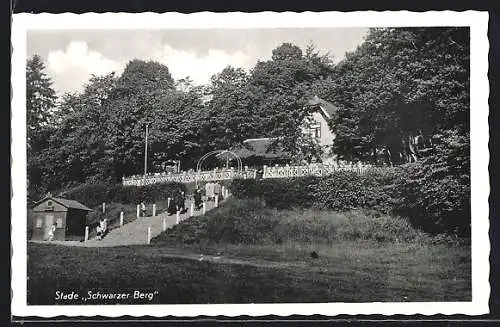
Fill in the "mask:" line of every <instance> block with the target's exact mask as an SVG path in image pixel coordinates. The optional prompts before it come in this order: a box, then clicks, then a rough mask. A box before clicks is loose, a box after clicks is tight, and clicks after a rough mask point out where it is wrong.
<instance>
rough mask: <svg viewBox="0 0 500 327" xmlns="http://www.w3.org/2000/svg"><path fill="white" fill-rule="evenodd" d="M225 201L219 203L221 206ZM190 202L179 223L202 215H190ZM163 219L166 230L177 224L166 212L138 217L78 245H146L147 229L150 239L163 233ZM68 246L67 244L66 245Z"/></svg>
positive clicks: (209, 204) (210, 204)
mask: <svg viewBox="0 0 500 327" xmlns="http://www.w3.org/2000/svg"><path fill="white" fill-rule="evenodd" d="M224 201H225V200H222V201H219V204H222V203H223V202H224ZM191 203H192V200H187V201H186V208H187V209H188V210H187V212H185V213H183V214H180V215H179V222H181V221H183V220H185V219H196V217H197V216H201V215H203V211H202V210H203V209H202V208H200V210H194V215H193V216H191V215H190V211H191V209H190V208H191ZM205 203H206V211H207V212H208V211H210V210H212V209H214V207H215V202H214V201H206V202H205ZM164 219H165V224H166V228H167V229H169V228H172V227H173V226H175V225H176V224H177V217H176V214H173V215H171V216H169V215H168V214H167V213H166V212H164V213H161V214H159V215H157V216H155V217H140V218H137V219H135V220H133V221H131V222H129V223H128V224H125V225H123V226H121V227H117V228H114V229H112V230H110V231H109V233H108V234H107V235H106V236H105V237H104V238H103V239H102V240H97V239H90V240H88V241H87V242H85V243H84V242H79V243H80V244H79V245H82V246H87V247H110V246H124V245H137V244H148V228H149V227H151V230H150V232H151V234H150V237H151V238H153V237H155V236H158V235H159V234H160V233H161V232H162V231H163V220H164ZM68 245H69V244H68Z"/></svg>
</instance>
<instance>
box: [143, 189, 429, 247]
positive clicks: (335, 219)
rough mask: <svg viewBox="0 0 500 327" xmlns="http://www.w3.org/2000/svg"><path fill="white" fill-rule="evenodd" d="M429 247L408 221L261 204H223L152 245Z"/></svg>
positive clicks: (247, 201)
mask: <svg viewBox="0 0 500 327" xmlns="http://www.w3.org/2000/svg"><path fill="white" fill-rule="evenodd" d="M344 240H349V241H356V240H369V241H375V242H379V243H382V242H393V243H395V242H420V243H424V242H428V241H430V238H429V237H428V236H427V235H426V234H424V233H423V232H422V231H420V230H418V229H415V228H414V227H413V226H412V225H411V224H410V223H409V222H408V221H407V220H406V219H402V218H399V217H391V216H389V215H383V216H378V217H371V216H369V215H367V214H366V213H365V212H363V211H359V210H355V211H348V212H346V213H338V212H334V211H325V210H318V209H304V210H301V209H286V210H276V209H270V208H268V207H265V206H264V204H263V203H262V202H261V201H259V200H257V199H245V200H242V199H235V198H232V199H230V200H229V201H228V202H225V203H224V204H223V205H222V206H221V207H220V208H219V209H218V210H214V211H210V212H209V213H208V214H207V215H206V216H201V217H196V218H193V219H188V220H185V221H183V222H181V223H180V224H179V225H176V226H175V227H174V228H172V229H169V230H167V231H166V232H165V233H163V234H160V235H159V236H158V237H156V238H155V239H154V240H153V243H155V244H158V243H160V244H161V243H167V244H169V245H180V244H192V243H201V245H202V246H203V245H204V244H205V245H206V244H228V243H229V244H282V243H286V242H299V243H309V244H332V243H334V242H336V241H344Z"/></svg>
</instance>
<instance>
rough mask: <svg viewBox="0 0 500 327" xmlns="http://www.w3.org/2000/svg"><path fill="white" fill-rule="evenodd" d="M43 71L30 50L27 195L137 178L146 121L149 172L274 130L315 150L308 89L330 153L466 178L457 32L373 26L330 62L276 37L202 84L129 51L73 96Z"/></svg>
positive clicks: (307, 152) (302, 151)
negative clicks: (330, 138)
mask: <svg viewBox="0 0 500 327" xmlns="http://www.w3.org/2000/svg"><path fill="white" fill-rule="evenodd" d="M44 69H45V67H44V65H43V62H42V60H41V58H40V57H39V56H37V55H35V56H33V57H32V58H30V59H29V60H28V62H27V124H28V181H29V193H28V196H29V197H30V199H31V200H34V199H36V198H38V197H39V196H40V195H42V194H43V193H44V192H47V191H53V190H60V189H62V188H65V187H69V186H71V185H76V184H81V183H95V182H109V183H115V182H118V181H120V180H121V177H122V176H128V175H132V174H140V173H141V172H142V171H143V169H144V167H143V165H144V137H145V126H146V124H150V125H149V139H148V143H149V149H148V157H149V161H148V164H149V167H148V171H154V170H155V166H157V165H158V164H160V163H161V162H164V161H165V160H167V159H170V160H180V161H181V168H182V169H189V168H193V167H194V166H195V165H196V161H197V159H198V158H200V157H201V156H202V155H203V154H205V153H207V152H208V151H210V150H214V149H226V148H229V147H231V146H234V145H237V144H239V143H240V142H241V141H243V140H244V139H246V138H255V137H269V136H273V137H278V138H279V139H280V142H281V144H282V145H283V146H284V147H285V148H286V149H287V150H289V151H290V152H291V153H293V154H294V155H295V157H296V160H298V161H300V160H302V159H304V158H308V157H311V156H314V155H317V154H318V153H317V151H319V150H318V147H314V146H313V145H314V144H313V141H312V140H311V139H308V137H307V136H304V135H302V133H301V129H300V127H301V124H302V122H303V120H304V117H305V116H306V115H307V109H306V108H307V106H305V105H306V103H307V100H308V99H310V97H312V96H313V95H318V96H319V97H321V98H323V99H325V100H328V101H330V102H332V103H334V104H335V105H336V106H338V107H339V108H340V110H339V111H338V113H337V115H336V116H335V117H333V118H332V121H331V128H332V130H333V131H334V132H335V134H336V139H335V141H334V143H333V144H332V147H333V148H334V150H335V152H336V153H337V154H338V155H339V158H341V159H345V160H352V161H358V160H361V161H364V162H370V163H377V162H380V160H379V159H380V157H383V158H385V159H384V162H386V163H390V164H394V165H397V164H404V163H407V162H411V161H417V162H418V164H419V165H421V166H423V167H424V166H425V165H426V166H425V167H424V168H422V170H421V173H422V174H421V175H418V174H417V175H416V176H419V178H426V177H428V178H434V179H436V178H453V180H455V179H457V180H459V184H460V185H462V184H463V185H468V182H467V181H468V176H469V164H468V160H469V153H468V151H469V110H470V109H469V30H468V29H467V28H397V29H394V28H385V29H372V30H370V32H369V34H368V36H367V37H366V39H365V41H364V43H362V44H361V45H360V46H359V47H358V48H357V49H356V50H355V51H353V52H352V53H348V54H347V56H346V59H344V60H342V61H341V62H339V63H337V64H334V61H333V58H331V57H330V56H329V54H323V53H321V51H319V50H318V49H316V48H315V47H314V46H313V45H310V46H308V47H307V48H306V49H304V50H302V49H300V48H299V47H297V46H295V45H293V44H290V43H283V44H282V45H280V46H279V47H277V48H276V49H274V50H273V51H272V57H271V59H270V60H268V61H259V62H258V63H257V64H256V65H255V66H254V67H253V68H252V69H251V70H250V71H249V72H245V71H244V70H242V69H240V68H234V67H230V66H228V67H227V68H225V69H224V70H223V71H221V72H220V73H218V74H216V75H214V76H212V78H211V82H210V84H209V85H204V86H194V85H193V84H192V83H191V81H190V79H189V78H185V79H182V80H177V81H176V80H174V79H173V78H172V76H171V74H170V71H169V68H168V67H166V66H165V65H162V64H160V63H158V62H152V61H142V60H137V59H134V60H131V61H130V62H129V63H128V64H127V66H126V67H125V70H124V72H123V73H122V74H121V75H119V76H118V75H117V74H115V73H111V74H108V75H106V76H92V77H91V78H90V79H89V81H88V82H87V84H86V85H85V87H84V89H83V90H82V91H81V92H79V93H74V94H64V95H62V96H61V97H60V98H57V97H56V95H55V92H54V91H53V90H52V88H51V79H50V76H47V75H46V73H45V72H44ZM430 166H432V167H437V168H436V169H432V170H429V169H427V168H428V167H430ZM426 167H427V168H426ZM424 174H434V175H432V176H424ZM435 174H438V175H435ZM450 176H451V177H450Z"/></svg>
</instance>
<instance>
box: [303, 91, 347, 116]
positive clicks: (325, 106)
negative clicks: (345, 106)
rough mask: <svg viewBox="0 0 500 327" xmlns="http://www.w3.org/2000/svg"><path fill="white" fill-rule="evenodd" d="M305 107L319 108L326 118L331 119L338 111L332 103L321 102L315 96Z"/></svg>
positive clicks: (321, 100)
mask: <svg viewBox="0 0 500 327" xmlns="http://www.w3.org/2000/svg"><path fill="white" fill-rule="evenodd" d="M307 105H308V106H310V107H319V108H320V109H321V111H322V113H323V114H324V115H325V116H326V117H327V118H331V117H332V116H333V115H334V114H335V113H336V112H337V111H338V110H339V108H338V107H336V106H335V105H334V104H333V103H331V102H328V101H326V100H323V99H321V98H319V97H318V96H317V95H316V96H314V98H312V99H310V100H309V101H308V102H307Z"/></svg>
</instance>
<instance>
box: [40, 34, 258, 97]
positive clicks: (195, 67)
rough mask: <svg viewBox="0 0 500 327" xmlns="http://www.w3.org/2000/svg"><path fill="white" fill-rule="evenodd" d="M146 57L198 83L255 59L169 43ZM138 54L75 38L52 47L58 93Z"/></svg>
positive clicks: (52, 68)
mask: <svg viewBox="0 0 500 327" xmlns="http://www.w3.org/2000/svg"><path fill="white" fill-rule="evenodd" d="M148 52H149V54H148V55H146V56H144V58H140V56H139V58H137V59H143V60H155V61H158V62H160V63H162V64H164V65H166V66H167V67H168V68H169V70H170V72H171V74H172V77H173V78H174V79H181V78H185V77H186V76H189V77H190V78H191V79H192V80H193V83H194V84H197V85H202V84H207V83H209V81H210V77H211V76H212V75H213V74H216V73H219V72H220V71H222V69H224V68H225V67H226V66H228V65H231V66H234V67H242V68H245V69H248V68H250V67H251V66H252V65H254V64H255V62H254V61H253V60H252V58H251V57H250V56H248V55H247V54H245V53H244V52H242V51H238V52H235V53H227V52H225V51H223V50H219V49H210V50H208V51H207V53H206V54H205V55H200V54H197V53H196V52H195V51H187V50H180V49H175V48H173V47H171V46H169V45H163V46H161V45H160V46H156V47H155V46H153V47H152V48H151V49H150V50H149V51H148ZM131 59H134V58H123V59H119V60H113V59H110V58H107V57H106V56H104V55H103V54H102V53H100V52H98V51H95V50H93V49H90V48H89V47H88V44H87V43H86V42H83V41H71V42H70V43H69V44H68V46H67V47H66V49H64V50H51V51H50V52H49V54H48V58H47V72H48V74H49V76H51V77H52V79H53V81H54V89H55V90H56V92H57V93H59V94H62V93H64V92H74V91H81V88H82V86H83V85H84V84H85V83H86V82H87V81H88V80H89V78H90V76H91V74H95V75H104V74H107V73H109V72H112V71H115V72H117V73H118V74H121V73H122V72H123V69H124V68H125V65H126V64H127V62H128V61H129V60H131Z"/></svg>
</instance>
